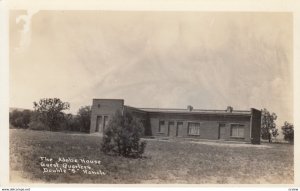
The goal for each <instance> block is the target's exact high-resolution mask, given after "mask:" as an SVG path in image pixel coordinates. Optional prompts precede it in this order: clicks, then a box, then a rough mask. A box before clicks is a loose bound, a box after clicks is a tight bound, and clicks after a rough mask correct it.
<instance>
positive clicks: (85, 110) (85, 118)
mask: <svg viewBox="0 0 300 191" xmlns="http://www.w3.org/2000/svg"><path fill="white" fill-rule="evenodd" d="M77 119H78V122H79V125H80V131H82V132H89V130H90V124H91V106H84V107H81V108H80V109H79V110H78V112H77Z"/></svg>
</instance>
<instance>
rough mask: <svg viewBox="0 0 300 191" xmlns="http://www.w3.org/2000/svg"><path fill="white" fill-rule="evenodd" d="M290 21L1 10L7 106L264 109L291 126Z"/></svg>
mask: <svg viewBox="0 0 300 191" xmlns="http://www.w3.org/2000/svg"><path fill="white" fill-rule="evenodd" d="M292 32H293V20H292V14H290V13H271V12H270V13H266V12H265V13H259V12H251V13H250V12H249V13H246V12H243V13H242V12H176V11H161V12H159V11H157V12H151V11H148V12H146V11H144V12H143V11H141V12H138V11H38V10H28V11H11V12H10V33H9V34H10V57H9V59H10V62H9V67H10V68H9V69H10V72H9V93H10V95H9V97H10V107H19V108H30V109H32V107H33V101H38V100H39V99H40V98H46V97H58V98H60V99H61V100H62V101H67V102H69V103H70V105H71V109H70V111H68V112H71V113H76V112H77V110H78V109H79V108H80V107H81V106H85V105H91V104H92V99H93V98H119V99H124V100H125V104H126V105H130V106H134V107H155V108H157V107H159V108H186V107H187V105H192V106H193V107H194V108H197V109H226V107H227V106H232V107H233V108H234V109H238V110H249V109H250V108H257V109H262V108H267V109H268V110H269V111H271V112H275V113H276V114H277V116H278V119H277V125H278V126H281V125H282V124H283V122H284V121H288V122H293V76H292V75H293V59H292V58H293V33H292Z"/></svg>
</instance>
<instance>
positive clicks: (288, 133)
mask: <svg viewBox="0 0 300 191" xmlns="http://www.w3.org/2000/svg"><path fill="white" fill-rule="evenodd" d="M281 129H282V133H283V135H284V140H286V141H288V142H290V143H294V125H293V124H291V123H288V122H284V125H283V126H282V127H281Z"/></svg>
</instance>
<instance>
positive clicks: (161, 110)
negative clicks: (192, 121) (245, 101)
mask: <svg viewBox="0 0 300 191" xmlns="http://www.w3.org/2000/svg"><path fill="white" fill-rule="evenodd" d="M126 107H129V108H131V109H136V110H139V111H144V112H150V113H178V114H220V115H251V111H249V110H233V111H232V112H228V111H226V110H209V109H193V110H191V111H190V110H188V109H177V108H136V107H131V106H127V105H126Z"/></svg>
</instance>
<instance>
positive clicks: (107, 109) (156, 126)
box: [90, 99, 261, 144]
mask: <svg viewBox="0 0 300 191" xmlns="http://www.w3.org/2000/svg"><path fill="white" fill-rule="evenodd" d="M117 110H120V111H122V110H127V111H129V112H131V113H132V114H133V115H134V116H135V117H137V118H139V119H140V120H141V122H142V123H143V124H144V127H145V135H146V136H155V137H159V136H163V137H185V138H198V139H210V140H231V141H232V140H234V141H243V142H248V143H252V144H260V128H261V111H259V110H257V109H254V108H251V110H249V111H242V110H233V108H232V107H230V106H229V107H227V109H226V110H200V109H194V108H193V107H192V106H188V107H187V109H164V108H135V107H130V106H126V105H124V100H122V99H93V105H92V114H91V127H90V133H95V132H98V133H100V134H103V131H104V129H105V128H106V127H107V124H108V121H109V120H110V119H111V117H112V115H114V114H115V112H116V111H117Z"/></svg>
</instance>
